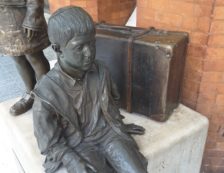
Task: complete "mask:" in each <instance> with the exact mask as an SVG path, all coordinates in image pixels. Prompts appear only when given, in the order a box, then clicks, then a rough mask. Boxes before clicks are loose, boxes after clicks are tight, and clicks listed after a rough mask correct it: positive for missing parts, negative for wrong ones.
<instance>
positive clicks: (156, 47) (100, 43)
mask: <svg viewBox="0 0 224 173" xmlns="http://www.w3.org/2000/svg"><path fill="white" fill-rule="evenodd" d="M96 28H97V30H96V59H100V60H103V61H104V62H105V64H106V65H107V67H108V68H109V70H110V72H111V75H112V78H113V80H114V81H115V83H116V84H117V86H118V90H119V93H120V95H121V107H122V108H124V109H126V110H127V111H129V112H135V113H139V114H143V115H145V116H148V117H150V118H152V119H155V120H158V121H165V120H167V118H168V117H169V115H170V114H171V113H172V111H173V110H174V109H175V108H176V107H177V106H178V103H179V97H180V88H181V83H182V78H183V69H184V62H185V55H186V48H187V43H188V34H187V33H185V32H171V31H163V30H156V29H155V28H150V29H142V28H133V27H125V26H114V25H107V24H96Z"/></svg>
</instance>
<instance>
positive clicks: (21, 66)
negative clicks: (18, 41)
mask: <svg viewBox="0 0 224 173" xmlns="http://www.w3.org/2000/svg"><path fill="white" fill-rule="evenodd" d="M12 58H13V60H14V61H15V64H16V68H17V70H18V72H19V74H20V76H21V78H22V80H23V82H24V84H25V87H26V93H27V94H26V95H24V97H23V98H22V99H20V100H19V101H18V102H16V103H15V104H14V105H13V106H12V107H11V108H10V113H11V114H12V115H19V114H22V113H24V112H26V111H28V110H29V109H30V108H31V107H32V105H33V99H32V98H31V96H30V92H31V91H32V90H33V88H34V86H35V84H36V79H35V73H34V71H33V69H32V67H31V65H30V63H29V62H28V61H27V60H26V57H25V56H15V57H12Z"/></svg>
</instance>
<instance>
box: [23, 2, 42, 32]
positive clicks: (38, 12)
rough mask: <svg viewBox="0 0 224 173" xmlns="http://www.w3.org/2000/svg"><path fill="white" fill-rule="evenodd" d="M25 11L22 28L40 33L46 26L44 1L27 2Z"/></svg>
mask: <svg viewBox="0 0 224 173" xmlns="http://www.w3.org/2000/svg"><path fill="white" fill-rule="evenodd" d="M26 9H27V11H26V16H25V18H24V21H23V25H22V26H23V27H25V28H29V29H31V30H34V31H40V30H41V29H42V28H43V26H45V25H46V22H45V18H44V0H27V1H26Z"/></svg>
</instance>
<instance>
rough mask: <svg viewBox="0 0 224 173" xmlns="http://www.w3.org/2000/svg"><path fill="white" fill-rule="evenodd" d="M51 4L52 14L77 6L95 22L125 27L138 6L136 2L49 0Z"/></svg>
mask: <svg viewBox="0 0 224 173" xmlns="http://www.w3.org/2000/svg"><path fill="white" fill-rule="evenodd" d="M49 4H50V11H51V12H54V11H55V10H57V9H58V8H60V7H63V6H67V5H76V6H80V7H82V8H84V9H85V10H86V11H88V13H89V14H90V15H91V16H92V17H93V19H94V20H95V21H106V22H108V23H113V24H120V25H124V24H125V23H126V22H127V20H128V18H129V17H130V14H131V13H132V11H133V9H134V7H135V6H136V0H122V1H121V0H49Z"/></svg>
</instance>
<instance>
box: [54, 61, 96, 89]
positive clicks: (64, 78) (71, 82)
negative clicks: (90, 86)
mask: <svg viewBox="0 0 224 173" xmlns="http://www.w3.org/2000/svg"><path fill="white" fill-rule="evenodd" d="M54 68H55V69H56V70H57V71H59V74H60V76H59V77H60V80H61V82H62V83H64V84H65V85H68V86H70V87H74V86H75V84H76V83H77V82H80V83H81V82H82V81H83V80H84V79H85V76H86V75H87V74H88V73H89V72H95V71H96V70H97V68H96V64H95V63H93V64H92V66H91V68H90V69H89V70H88V71H87V72H86V74H85V75H84V77H83V79H77V78H73V77H71V76H70V75H68V74H67V73H66V72H65V71H63V69H62V68H61V66H60V64H59V63H58V62H57V63H56V64H55V67H54Z"/></svg>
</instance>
